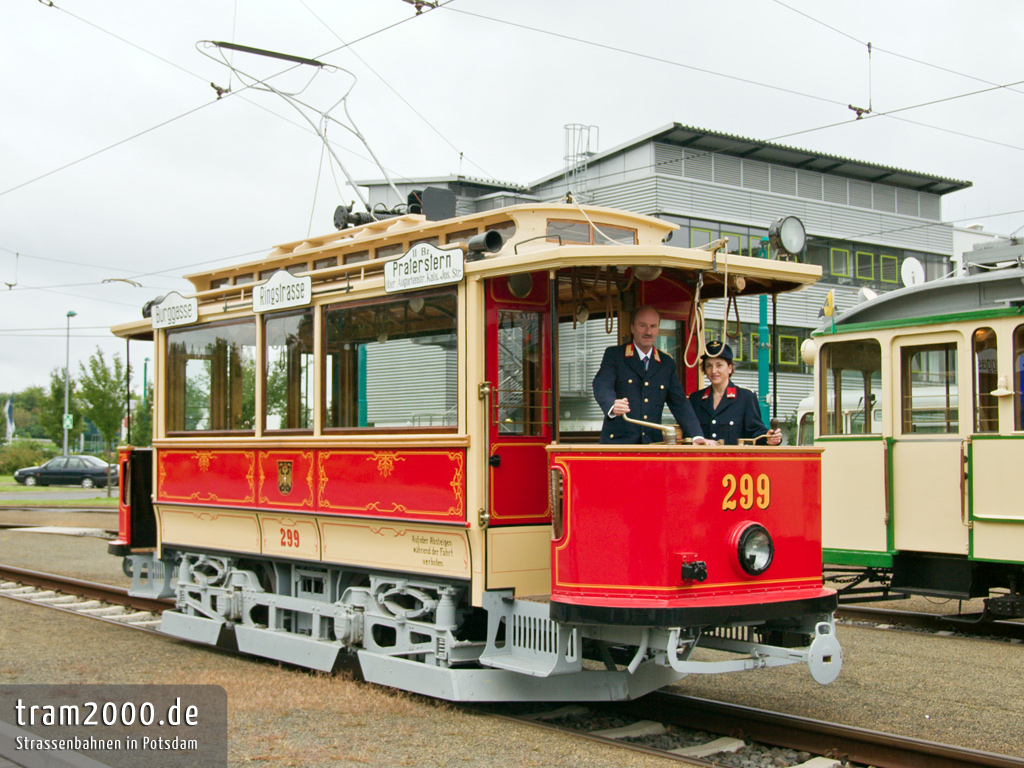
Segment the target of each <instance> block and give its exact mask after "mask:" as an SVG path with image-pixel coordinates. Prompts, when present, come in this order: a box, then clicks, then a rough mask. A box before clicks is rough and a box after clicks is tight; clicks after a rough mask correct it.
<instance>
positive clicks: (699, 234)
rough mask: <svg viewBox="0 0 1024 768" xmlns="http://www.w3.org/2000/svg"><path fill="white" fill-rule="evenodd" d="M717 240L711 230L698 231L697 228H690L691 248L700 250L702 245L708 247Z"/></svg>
mask: <svg viewBox="0 0 1024 768" xmlns="http://www.w3.org/2000/svg"><path fill="white" fill-rule="evenodd" d="M714 239H715V233H714V232H712V231H711V230H710V229H698V228H697V227H691V228H690V247H691V248H700V247H701V246H702V245H707V244H708V243H710V242H711V241H712V240H714Z"/></svg>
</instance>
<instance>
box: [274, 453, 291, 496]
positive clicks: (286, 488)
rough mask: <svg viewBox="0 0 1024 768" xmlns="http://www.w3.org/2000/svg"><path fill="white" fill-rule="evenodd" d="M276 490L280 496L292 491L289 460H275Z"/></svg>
mask: <svg viewBox="0 0 1024 768" xmlns="http://www.w3.org/2000/svg"><path fill="white" fill-rule="evenodd" d="M277 490H279V491H280V492H281V495H282V496H287V495H288V494H289V493H291V492H292V463H291V462H290V461H279V462H277Z"/></svg>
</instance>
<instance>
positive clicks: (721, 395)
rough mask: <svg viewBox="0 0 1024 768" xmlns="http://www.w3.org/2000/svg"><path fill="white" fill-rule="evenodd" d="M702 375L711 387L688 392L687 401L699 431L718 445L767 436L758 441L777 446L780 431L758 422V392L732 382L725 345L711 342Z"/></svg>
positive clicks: (728, 350) (729, 355) (736, 443)
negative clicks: (695, 418) (695, 415)
mask: <svg viewBox="0 0 1024 768" xmlns="http://www.w3.org/2000/svg"><path fill="white" fill-rule="evenodd" d="M701 365H702V367H703V368H704V377H705V378H706V379H707V380H708V381H709V382H711V386H709V387H707V388H705V389H699V390H697V391H696V392H693V393H691V394H690V404H691V405H692V406H693V410H694V411H695V412H696V414H697V420H698V421H700V426H701V431H703V432H704V436H705V437H707V438H708V439H710V440H715V441H716V442H717V443H718V444H719V445H739V441H740V440H741V439H744V438H754V437H760V436H761V435H766V437H765V438H764V439H763V440H759V441H758V444H760V445H764V444H766V443H767V444H768V445H779V444H780V443H781V442H782V431H781V430H778V429H771V430H770V429H768V428H767V427H766V426H765V425H764V422H763V421H761V409H760V407H759V406H758V404H757V395H755V394H754V393H753V392H751V391H750V390H749V389H743V387H737V386H736V385H735V384H733V383H732V381H731V380H730V377H731V376H732V371H733V364H732V350H731V349H730V348H729V345H728V344H723V343H722V342H721V341H712V342H710V343H709V344H708V345H707V353H706V354H704V355H703V356H702V357H701Z"/></svg>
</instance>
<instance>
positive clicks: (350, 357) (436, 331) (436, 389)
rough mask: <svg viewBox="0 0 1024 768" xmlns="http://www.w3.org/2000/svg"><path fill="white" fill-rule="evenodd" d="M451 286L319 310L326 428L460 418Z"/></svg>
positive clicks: (451, 422) (437, 424)
mask: <svg viewBox="0 0 1024 768" xmlns="http://www.w3.org/2000/svg"><path fill="white" fill-rule="evenodd" d="M456 306H457V304H456V295H455V291H454V290H445V291H440V292H435V293H415V294H405V295H403V296H401V297H400V298H395V299H392V300H388V301H379V302H373V303H367V304H360V305H357V306H351V305H335V306H329V307H326V308H325V309H324V312H323V316H324V319H323V323H324V341H323V344H324V351H323V377H324V379H323V381H324V387H323V391H324V398H323V402H324V409H323V426H324V428H325V429H343V428H369V427H374V428H392V429H395V428H418V427H433V428H445V427H454V426H456V424H457V423H458V399H457V396H458V367H457V365H458V348H457V343H456V342H457V338H456V328H457V319H458V318H457V314H456Z"/></svg>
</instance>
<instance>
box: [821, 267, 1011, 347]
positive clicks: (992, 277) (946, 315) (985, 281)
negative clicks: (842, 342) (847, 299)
mask: <svg viewBox="0 0 1024 768" xmlns="http://www.w3.org/2000/svg"><path fill="white" fill-rule="evenodd" d="M977 313H984V314H985V315H991V314H1024V268H1021V267H1020V266H1015V267H1008V268H1005V269H999V270H994V271H991V272H983V273H979V274H973V275H964V276H961V277H946V278H941V279H939V280H933V281H931V282H928V283H920V284H918V285H909V286H906V287H904V288H900V289H899V290H896V291H891V292H889V293H885V294H882V295H881V296H878V297H876V298H873V299H870V300H868V301H865V302H863V303H861V304H858V305H856V306H855V307H852V308H851V309H848V310H846V311H845V312H843V313H842V314H841V315H837V316H836V318H835V323H834V325H835V329H836V332H838V331H840V330H842V331H854V330H861V329H867V328H872V327H887V326H902V325H927V324H934V323H941V322H946V321H950V320H954V319H963V318H964V316H971V315H975V314H977ZM832 325H833V324H832V323H831V322H827V323H826V324H825V325H823V326H822V327H820V328H819V329H818V330H816V331H815V332H814V335H827V334H829V333H830V332H831V328H832Z"/></svg>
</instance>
